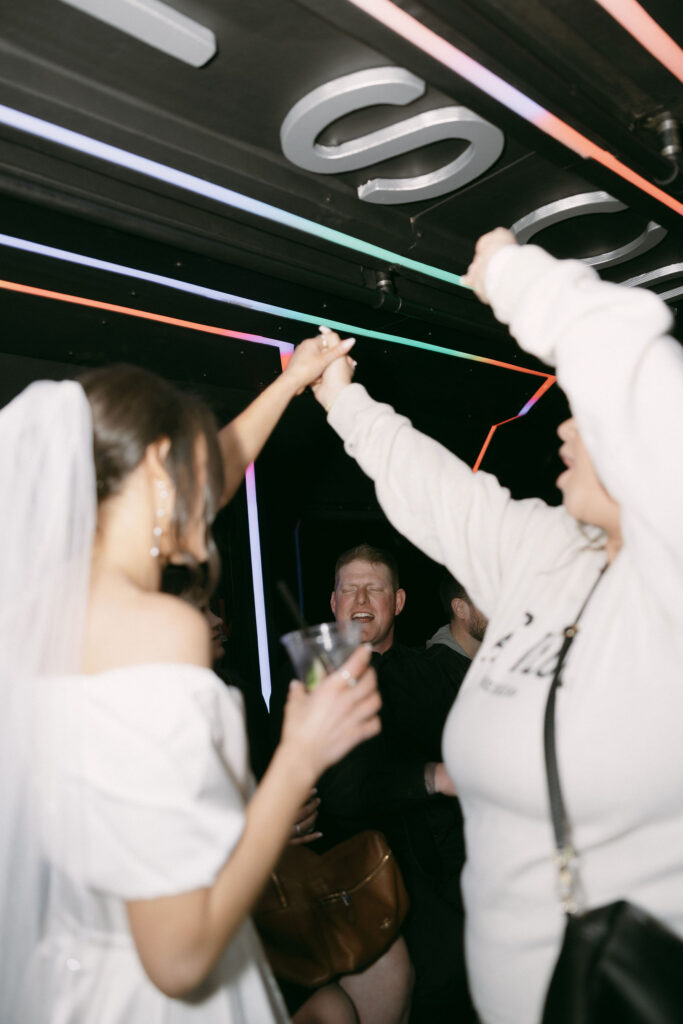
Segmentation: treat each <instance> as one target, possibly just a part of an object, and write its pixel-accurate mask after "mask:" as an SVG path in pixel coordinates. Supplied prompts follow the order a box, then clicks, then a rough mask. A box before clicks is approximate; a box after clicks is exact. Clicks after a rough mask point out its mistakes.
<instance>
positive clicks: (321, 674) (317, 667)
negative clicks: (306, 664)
mask: <svg viewBox="0 0 683 1024" xmlns="http://www.w3.org/2000/svg"><path fill="white" fill-rule="evenodd" d="M325 675H326V672H325V666H324V665H323V663H322V661H321V660H320V658H315V659H314V661H313V664H312V665H311V667H310V668H309V670H308V672H307V673H306V689H307V690H315V688H316V686H317V685H318V683H321V682H322V681H323V679H324V678H325Z"/></svg>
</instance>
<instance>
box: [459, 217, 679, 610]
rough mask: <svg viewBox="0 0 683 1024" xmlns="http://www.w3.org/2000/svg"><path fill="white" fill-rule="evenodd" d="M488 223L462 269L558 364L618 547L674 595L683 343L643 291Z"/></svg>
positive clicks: (532, 347)
mask: <svg viewBox="0 0 683 1024" xmlns="http://www.w3.org/2000/svg"><path fill="white" fill-rule="evenodd" d="M514 241H515V240H514V237H513V236H511V235H510V233H509V232H507V231H505V230H504V229H500V228H499V229H496V231H494V232H491V233H490V234H489V235H485V236H484V237H483V238H482V239H480V241H479V243H478V245H477V254H476V256H475V260H474V261H473V264H472V268H471V270H470V278H471V281H472V284H473V286H474V287H475V291H477V293H478V294H479V296H480V298H482V300H483V301H490V303H491V306H492V308H493V311H494V313H495V315H496V316H497V318H498V319H499V320H501V321H502V322H503V323H507V324H509V326H510V331H511V333H512V334H513V336H514V337H515V338H516V340H517V341H518V342H519V344H520V345H521V347H522V348H523V349H525V350H526V351H528V352H533V353H534V355H536V356H538V357H539V358H541V359H543V360H544V361H545V362H547V363H550V364H551V365H554V366H555V367H556V368H557V376H558V382H559V383H560V385H561V386H562V388H563V389H564V391H565V392H566V394H567V397H568V398H569V402H570V405H571V408H572V412H573V415H574V417H575V419H576V422H577V425H578V428H579V431H580V433H581V436H582V438H583V441H584V443H585V445H586V448H587V449H588V452H589V453H590V456H591V458H592V460H593V463H594V465H595V468H596V470H597V473H598V476H599V477H600V479H601V481H602V483H603V484H604V486H605V487H606V489H607V490H608V492H609V493H610V494H611V496H612V497H613V498H614V499H615V501H617V502H618V503H619V505H620V507H621V531H622V536H623V541H624V545H625V546H627V547H628V548H629V549H630V552H631V557H633V559H634V560H635V562H636V564H637V565H638V568H639V571H640V572H641V574H642V576H643V579H644V581H645V580H646V581H647V583H648V587H649V589H651V592H652V593H654V594H658V595H659V597H660V599H661V602H662V605H663V607H665V608H668V609H669V610H672V609H674V608H680V603H681V600H683V465H682V461H681V456H680V437H681V434H682V433H683V349H682V348H681V346H680V345H679V344H678V343H677V342H675V341H674V340H673V339H672V338H670V337H667V331H668V330H669V328H670V325H671V315H670V313H669V310H668V309H667V307H666V306H665V304H664V303H663V302H662V301H661V299H659V298H658V297H657V296H656V295H654V294H653V293H652V292H649V291H646V290H645V289H642V288H624V287H622V286H620V285H615V284H610V283H608V282H605V281H601V280H600V278H599V277H598V275H597V274H596V273H595V271H594V270H592V269H591V268H590V267H588V266H586V265H585V264H584V263H581V262H579V261H576V260H556V259H554V258H553V257H552V256H550V255H549V254H548V253H546V252H544V251H543V250H542V249H539V248H537V247H536V246H517V245H516V244H514Z"/></svg>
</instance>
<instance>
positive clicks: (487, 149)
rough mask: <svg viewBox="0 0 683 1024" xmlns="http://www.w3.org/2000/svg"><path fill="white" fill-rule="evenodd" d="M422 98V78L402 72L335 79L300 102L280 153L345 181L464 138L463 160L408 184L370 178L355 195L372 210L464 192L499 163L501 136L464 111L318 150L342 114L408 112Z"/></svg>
mask: <svg viewBox="0 0 683 1024" xmlns="http://www.w3.org/2000/svg"><path fill="white" fill-rule="evenodd" d="M424 91H425V83H424V82H423V81H422V79H421V78H417V76H416V75H413V74H411V73H410V72H409V71H406V70H405V68H396V67H386V68H370V69H368V70H367V71H355V72H353V74H350V75H344V76H343V77H342V78H336V79H334V81H332V82H327V83H326V84H325V85H321V86H320V87H319V88H318V89H314V90H313V91H312V92H309V93H308V94H307V95H306V96H304V97H303V99H301V100H299V102H298V103H296V104H295V105H294V106H293V107H292V109H291V110H290V111H289V113H288V114H287V116H286V117H285V119H284V121H283V122H282V127H281V129H280V141H281V143H282V152H283V153H284V155H285V156H286V157H287V159H288V160H291V162H292V163H293V164H296V165H297V167H303V168H304V169H305V170H307V171H315V172H316V173H318V174H340V173H342V172H343V171H355V170H358V169H359V168H361V167H370V166H371V165H372V164H376V163H379V162H380V161H381V160H388V159H389V158H390V157H395V156H400V155H401V154H403V153H409V152H411V151H412V150H414V149H418V148H420V147H422V146H428V145H429V144H430V143H432V142H442V141H443V140H444V139H466V140H467V141H468V142H469V145H468V147H467V149H466V150H465V152H464V153H461V154H460V156H458V157H457V158H456V159H455V160H451V161H450V162H449V163H447V164H445V165H444V166H443V167H440V168H438V169H437V170H436V171H431V172H429V173H426V174H418V175H416V176H414V177H410V178H371V179H370V180H369V181H367V182H365V184H364V185H361V186H360V188H359V189H358V197H359V199H363V200H365V202H367V203H383V204H386V205H390V204H394V203H415V202H417V201H418V200H420V199H432V198H434V197H435V196H441V195H444V193H446V192H451V191H453V190H454V189H457V188H461V187H462V186H463V185H466V184H468V182H470V181H472V180H473V179H474V178H477V177H479V175H480V174H483V173H484V171H486V170H488V168H489V167H490V166H491V165H492V164H494V163H495V161H496V160H497V159H498V157H499V156H500V154H501V153H502V151H503V144H504V141H505V139H504V136H503V133H502V132H501V131H500V130H499V129H498V128H496V127H495V126H494V125H492V124H490V123H489V122H488V121H484V120H483V118H481V117H478V116H477V115H476V114H473V113H472V111H471V110H468V109H467V107H455V106H453V107H440V108H438V109H437V110H428V111H425V112H424V113H422V114H416V115H415V116H414V117H409V118H407V119H406V120H404V121H399V123H398V124H393V125H390V126H389V127H388V128H380V129H378V130H377V131H374V132H370V133H369V134H368V135H362V136H361V137H360V138H357V139H352V140H351V141H349V142H342V143H339V145H335V146H322V145H319V144H318V143H316V139H317V137H318V135H319V134H320V133H321V132H322V131H323V129H324V128H326V127H327V126H328V125H330V124H332V122H333V121H336V120H337V119H338V118H340V117H343V116H344V115H345V114H350V113H351V112H352V111H354V110H360V109H362V108H363V107H369V106H373V105H375V104H379V103H391V104H393V105H398V106H405V105H406V104H407V103H411V102H412V101H413V100H416V99H418V98H419V97H420V96H422V95H423V93H424Z"/></svg>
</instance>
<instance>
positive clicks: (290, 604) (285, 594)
mask: <svg viewBox="0 0 683 1024" xmlns="http://www.w3.org/2000/svg"><path fill="white" fill-rule="evenodd" d="M275 585H276V587H277V589H278V591H279V592H280V597H281V598H282V600H283V601H284V602H285V604H286V605H287V610H288V611H289V613H290V615H291V616H292V618H293V619H294V621H295V622H296V623H298V626H299V629H309V628H310V627H309V624H308V622H306V619H305V618H304V616H303V615H302V614H301V609H300V608H299V605H298V604H297V603H296V601H295V600H294V598H293V597H292V592H291V590H290V589H289V587H288V586H287V584H286V583H285V581H284V580H278V581H277V583H276V584H275ZM318 657H319V658H320V660H321V662H322V664H323V668H324V669H325V671H326V672H327V674H328V675H329V674H330V672H334V670H335V669H334V665H333V664H332V662H331V661H330V659H329V656H328V654H327V651H324V650H322V649H321V650H320V651H318Z"/></svg>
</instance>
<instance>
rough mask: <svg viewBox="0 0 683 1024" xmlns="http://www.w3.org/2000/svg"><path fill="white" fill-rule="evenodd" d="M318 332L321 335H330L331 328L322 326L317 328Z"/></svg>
mask: <svg viewBox="0 0 683 1024" xmlns="http://www.w3.org/2000/svg"><path fill="white" fill-rule="evenodd" d="M318 330H319V331H320V333H321V334H331V333H332V328H331V327H323V326H322V325H321V326H320V327H319V328H318Z"/></svg>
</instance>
